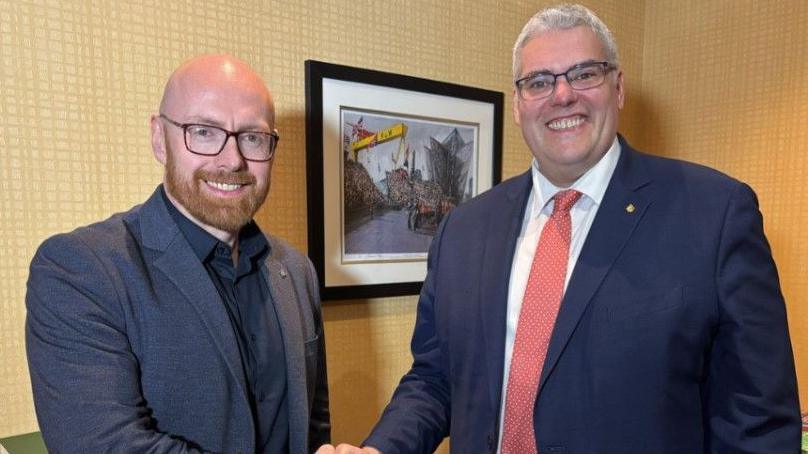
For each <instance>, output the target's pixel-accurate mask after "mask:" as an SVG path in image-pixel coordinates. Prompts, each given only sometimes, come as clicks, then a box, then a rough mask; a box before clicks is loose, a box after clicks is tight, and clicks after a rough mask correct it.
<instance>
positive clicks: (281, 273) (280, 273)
mask: <svg viewBox="0 0 808 454" xmlns="http://www.w3.org/2000/svg"><path fill="white" fill-rule="evenodd" d="M278 274H279V275H280V276H281V279H286V270H284V269H281V270H280V271H278Z"/></svg>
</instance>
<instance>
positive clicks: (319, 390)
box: [26, 55, 330, 454]
mask: <svg viewBox="0 0 808 454" xmlns="http://www.w3.org/2000/svg"><path fill="white" fill-rule="evenodd" d="M274 125H275V115H274V107H273V102H272V97H271V95H270V93H269V91H268V90H267V88H266V86H265V85H264V82H263V81H262V80H261V78H260V77H259V76H258V75H257V74H256V73H255V72H254V71H253V70H252V69H251V68H250V67H248V66H247V65H246V64H245V63H243V62H241V61H239V60H237V59H235V58H233V57H231V56H227V55H208V56H202V57H198V58H195V59H193V60H190V61H189V62H187V63H185V64H184V65H182V66H181V67H180V68H178V69H177V70H176V71H175V72H174V74H172V76H171V78H170V79H169V81H168V83H167V84H166V87H165V92H164V94H163V99H162V103H161V105H160V111H159V113H157V114H155V115H154V116H152V118H151V142H152V148H153V151H154V155H155V157H156V158H157V160H158V161H159V162H160V163H162V164H163V165H164V166H165V174H164V181H163V183H164V184H163V185H161V186H159V187H158V188H157V190H156V191H155V192H154V194H153V195H152V196H151V197H150V198H149V199H148V200H147V201H146V202H145V203H144V204H143V205H139V206H136V207H134V208H132V209H131V210H130V211H128V212H125V213H122V214H117V215H114V216H112V217H111V218H109V219H107V220H105V221H102V222H100V223H97V224H93V225H90V226H87V227H83V228H79V229H77V230H75V231H73V232H71V233H67V234H61V235H56V236H54V237H52V238H50V239H48V240H46V241H45V242H44V243H43V244H42V246H41V247H40V248H39V250H38V251H37V254H36V256H35V257H34V259H33V262H32V264H31V273H30V278H29V281H28V293H27V295H26V304H27V307H28V318H27V323H26V341H27V349H28V362H29V366H30V372H31V382H32V385H33V392H34V401H35V404H36V411H37V417H38V419H39V424H40V428H41V431H42V435H43V438H44V440H45V443H46V445H47V447H48V449H49V450H50V451H51V452H172V453H185V452H228V453H230V452H233V453H235V452H242V453H253V452H258V453H273V454H274V453H306V452H311V451H312V450H313V448H316V447H317V446H319V445H320V444H322V443H323V442H326V441H327V440H328V439H329V437H330V423H329V412H328V390H327V382H326V370H325V351H324V340H323V328H322V320H321V314H320V301H319V296H318V293H317V291H318V286H317V281H316V277H315V273H314V270H313V268H312V266H311V264H310V262H309V261H308V260H307V259H306V258H305V257H304V256H303V255H301V254H299V253H298V252H296V251H295V250H293V249H292V248H291V247H290V246H289V245H287V244H286V243H284V242H282V241H281V240H279V239H278V238H275V237H273V236H271V235H265V234H263V233H262V232H261V230H260V228H259V227H258V225H257V224H256V223H255V222H254V221H253V220H252V217H253V215H254V214H255V212H256V211H257V210H258V208H259V207H260V206H261V204H262V203H263V201H264V199H265V198H266V195H267V192H268V191H269V185H270V172H271V170H272V164H273V160H274V154H275V148H276V145H277V143H278V133H277V132H276V131H275V129H274Z"/></svg>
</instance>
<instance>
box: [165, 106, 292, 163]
mask: <svg viewBox="0 0 808 454" xmlns="http://www.w3.org/2000/svg"><path fill="white" fill-rule="evenodd" d="M160 118H162V119H164V120H165V121H167V122H169V123H171V124H172V125H174V126H176V127H178V128H182V135H183V136H184V137H185V148H187V149H188V151H190V152H191V153H194V154H198V155H203V156H215V155H217V154H219V153H221V152H222V150H224V147H225V145H226V144H227V140H228V139H229V138H230V137H231V136H232V137H235V138H236V146H237V147H238V151H239V153H241V156H242V157H244V159H246V160H248V161H258V162H263V161H269V160H270V159H272V156H273V155H274V154H275V148H276V147H277V146H278V141H279V140H281V138H280V136H279V135H278V132H277V131H272V132H263V131H238V132H233V131H228V130H227V129H224V128H220V127H218V126H211V125H205V124H197V123H180V122H178V121H174V120H172V119H170V118H168V117H167V116H165V115H163V114H162V113H161V114H160Z"/></svg>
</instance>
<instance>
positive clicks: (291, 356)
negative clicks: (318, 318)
mask: <svg viewBox="0 0 808 454" xmlns="http://www.w3.org/2000/svg"><path fill="white" fill-rule="evenodd" d="M270 248H271V250H270V254H269V256H268V257H267V260H266V262H265V265H266V273H265V274H264V276H266V278H267V280H268V282H267V285H268V286H269V291H270V293H271V294H272V303H273V304H274V306H275V312H276V314H277V316H278V323H279V325H280V328H281V335H282V338H283V348H284V355H285V357H286V377H287V379H286V387H287V393H288V394H287V396H288V399H289V428H290V439H289V448H290V451H291V452H302V451H303V450H304V446H305V443H306V437H307V434H308V432H306V431H305V430H307V429H308V427H309V421H308V415H307V414H305V413H302V412H300V411H298V410H299V409H300V408H307V405H306V404H305V403H306V402H307V397H306V383H305V382H304V381H303V380H300V377H305V376H306V370H305V367H306V356H305V351H304V348H305V346H304V343H305V341H306V339H305V336H304V333H303V328H302V326H301V316H300V308H299V307H298V306H297V304H298V300H299V298H298V297H297V296H296V294H295V289H294V287H293V285H292V279H291V277H290V276H289V271H288V270H287V269H286V267H285V266H284V265H283V263H281V262H280V260H278V258H277V257H276V255H275V254H276V253H277V250H278V249H277V248H276V247H274V246H273V245H272V243H271V240H270ZM312 332H313V327H312ZM301 402H303V403H301Z"/></svg>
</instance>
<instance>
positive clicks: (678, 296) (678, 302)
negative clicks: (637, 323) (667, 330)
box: [603, 286, 685, 323]
mask: <svg viewBox="0 0 808 454" xmlns="http://www.w3.org/2000/svg"><path fill="white" fill-rule="evenodd" d="M683 296H684V287H682V286H679V287H675V288H673V289H666V290H665V291H659V292H654V293H650V294H648V295H645V296H642V297H637V296H634V297H632V298H627V299H621V298H620V297H619V295H618V296H616V297H615V298H614V299H611V300H609V301H607V302H606V303H607V304H606V305H605V308H604V309H605V310H604V312H605V313H604V314H603V316H604V318H605V319H606V321H607V322H609V323H620V322H623V321H626V320H630V319H635V318H649V317H654V315H655V314H659V313H664V312H670V311H675V310H676V309H677V308H679V307H680V306H682V305H683V304H684V303H685V301H684V297H683ZM662 315H664V314H662Z"/></svg>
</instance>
